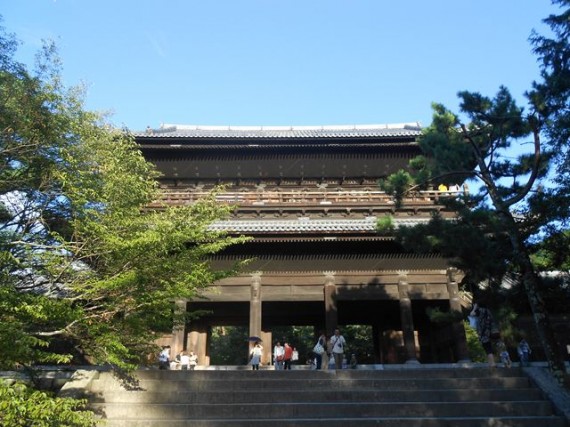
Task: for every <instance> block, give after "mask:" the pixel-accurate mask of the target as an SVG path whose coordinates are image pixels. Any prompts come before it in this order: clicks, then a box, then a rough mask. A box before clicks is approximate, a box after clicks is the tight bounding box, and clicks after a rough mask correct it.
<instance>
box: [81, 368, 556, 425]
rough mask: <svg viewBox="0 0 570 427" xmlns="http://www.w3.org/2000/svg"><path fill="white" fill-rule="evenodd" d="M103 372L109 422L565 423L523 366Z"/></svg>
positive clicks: (95, 397)
mask: <svg viewBox="0 0 570 427" xmlns="http://www.w3.org/2000/svg"><path fill="white" fill-rule="evenodd" d="M136 376H137V378H138V381H137V382H136V383H134V384H133V383H131V384H129V385H128V386H126V387H125V386H124V385H121V382H120V381H119V380H117V379H116V378H115V377H113V375H112V374H111V373H105V372H102V373H100V375H99V376H98V378H97V379H95V380H93V381H92V382H91V384H90V386H89V389H88V393H89V396H90V397H89V399H90V406H91V408H92V409H93V410H95V411H96V412H97V413H98V414H100V416H101V417H102V418H104V419H105V420H106V423H105V424H104V425H106V426H108V427H119V426H120V427H155V426H156V427H190V426H191V427H213V426H220V427H224V426H228V427H230V426H231V427H246V426H248V427H249V426H253V427H255V426H268V427H284V426H327V427H337V426H338V427H341V426H342V427H351V426H355V427H357V426H358V427H360V426H363V427H366V426H372V425H374V426H386V427H436V426H437V427H443V426H446V427H475V426H478V427H479V426H488V427H491V426H493V427H511V426H512V427H563V426H566V424H565V419H564V418H562V417H558V416H556V415H555V414H554V412H553V407H552V405H551V403H550V402H549V401H548V400H546V399H545V398H544V396H543V394H542V392H541V391H540V390H539V389H538V388H537V387H535V386H533V385H532V383H531V381H530V380H529V378H528V377H527V376H526V375H525V374H524V373H523V371H522V370H520V369H518V368H513V369H504V368H497V369H494V370H492V371H491V370H489V369H488V368H459V367H456V368H446V369H442V368H435V367H434V368H431V367H425V366H421V367H417V368H410V367H409V366H407V365H404V366H402V365H399V366H392V365H390V366H387V367H386V369H357V370H342V371H334V370H333V371H313V370H305V369H297V370H291V371H273V370H260V371H249V370H243V369H242V370H237V369H236V370H230V369H225V370H197V371H160V370H146V371H138V372H137V373H136Z"/></svg>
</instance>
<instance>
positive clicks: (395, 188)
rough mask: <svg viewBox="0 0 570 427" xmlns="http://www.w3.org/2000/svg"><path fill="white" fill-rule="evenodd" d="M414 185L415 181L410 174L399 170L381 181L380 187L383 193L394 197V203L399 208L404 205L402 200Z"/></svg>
mask: <svg viewBox="0 0 570 427" xmlns="http://www.w3.org/2000/svg"><path fill="white" fill-rule="evenodd" d="M413 183H414V180H413V179H412V176H411V175H410V174H409V172H406V171H404V170H399V171H398V172H396V173H394V174H392V175H390V176H389V177H387V178H386V179H383V180H380V181H379V182H378V185H379V186H380V188H381V189H382V190H383V191H385V192H386V193H387V194H390V195H391V196H392V197H394V202H395V204H396V206H397V207H399V206H401V205H402V199H403V198H404V196H405V195H406V194H407V192H408V191H409V190H410V188H411V186H412V185H413Z"/></svg>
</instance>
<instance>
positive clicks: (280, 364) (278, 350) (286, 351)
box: [273, 339, 299, 371]
mask: <svg viewBox="0 0 570 427" xmlns="http://www.w3.org/2000/svg"><path fill="white" fill-rule="evenodd" d="M297 360H299V353H298V352H297V350H296V349H295V347H293V346H291V344H290V343H289V342H288V341H287V340H286V339H284V340H283V344H281V341H277V342H276V343H275V346H274V347H273V364H274V366H275V370H276V371H283V370H285V371H287V370H291V364H292V363H293V362H296V361H297Z"/></svg>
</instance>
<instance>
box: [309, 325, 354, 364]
mask: <svg viewBox="0 0 570 427" xmlns="http://www.w3.org/2000/svg"><path fill="white" fill-rule="evenodd" d="M311 353H312V356H314V364H315V369H318V370H320V369H322V370H326V369H329V367H332V366H334V368H335V369H343V368H344V367H346V365H347V362H346V356H345V353H346V340H345V338H344V337H343V336H342V335H341V333H340V329H338V328H337V329H335V330H334V332H333V334H332V335H331V336H330V337H327V335H326V334H325V332H324V331H322V332H321V334H320V335H319V337H318V339H317V342H316V344H315V346H314V347H313V350H312V352H311ZM331 365H332V366H331ZM351 367H353V368H356V356H355V355H354V354H353V355H352V357H351Z"/></svg>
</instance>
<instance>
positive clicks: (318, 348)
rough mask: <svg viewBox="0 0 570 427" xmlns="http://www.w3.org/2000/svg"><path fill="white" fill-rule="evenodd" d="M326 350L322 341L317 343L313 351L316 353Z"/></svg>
mask: <svg viewBox="0 0 570 427" xmlns="http://www.w3.org/2000/svg"><path fill="white" fill-rule="evenodd" d="M324 352H325V348H324V347H323V346H322V345H321V343H320V342H318V343H316V344H315V346H314V347H313V353H316V354H323V353H324Z"/></svg>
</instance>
